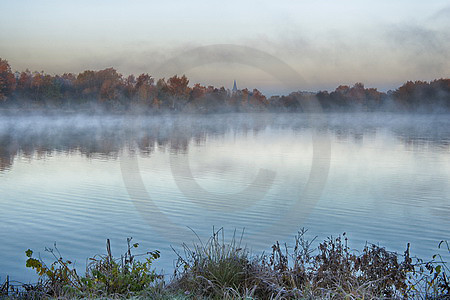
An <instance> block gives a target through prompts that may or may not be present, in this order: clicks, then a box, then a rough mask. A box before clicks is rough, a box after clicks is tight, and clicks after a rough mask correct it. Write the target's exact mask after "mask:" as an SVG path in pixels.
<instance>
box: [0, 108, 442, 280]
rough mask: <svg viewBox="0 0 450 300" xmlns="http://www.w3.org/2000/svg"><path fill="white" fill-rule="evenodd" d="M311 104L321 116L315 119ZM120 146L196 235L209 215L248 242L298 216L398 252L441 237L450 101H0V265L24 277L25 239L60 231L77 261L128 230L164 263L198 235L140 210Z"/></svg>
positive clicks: (285, 233)
mask: <svg viewBox="0 0 450 300" xmlns="http://www.w3.org/2000/svg"><path fill="white" fill-rule="evenodd" d="M317 118H320V119H325V120H326V122H325V123H324V122H321V123H319V127H320V128H315V127H314V126H315V124H317V123H315V122H314V119H317ZM315 134H317V135H319V136H320V135H323V136H325V135H326V136H327V137H329V139H330V141H331V157H330V169H329V174H328V177H327V181H326V185H325V187H324V189H323V191H321V195H322V196H321V198H320V200H319V201H318V203H317V204H316V205H315V207H313V208H312V209H311V211H310V212H308V214H306V215H304V216H302V217H301V218H300V217H299V220H298V223H295V224H294V223H293V224H287V225H288V226H284V225H286V224H283V226H278V225H279V224H282V223H283V221H286V218H285V216H286V215H287V214H288V213H289V210H290V209H291V208H292V207H293V206H294V205H295V203H296V201H298V199H299V197H300V196H301V191H302V190H303V189H304V188H305V185H306V183H307V181H308V178H309V176H310V169H311V166H312V159H313V150H314V149H313V148H314V146H313V142H312V138H313V137H314V135H315ZM128 158H133V159H135V160H136V161H137V162H138V165H139V176H140V178H142V182H143V183H144V185H145V188H146V191H147V193H148V195H149V196H150V197H151V199H152V201H153V203H154V205H155V206H156V207H157V208H158V209H159V212H160V213H161V214H162V215H164V217H165V218H167V219H168V220H169V221H170V222H171V223H172V224H173V225H174V226H177V227H179V228H187V226H189V227H190V228H192V229H193V230H195V232H196V233H197V234H198V235H199V236H201V237H206V236H208V234H209V233H210V232H211V230H212V227H213V226H216V227H222V226H223V227H225V229H226V232H228V233H229V234H230V235H231V234H232V231H233V230H234V229H237V230H241V229H242V228H245V230H246V233H245V236H244V240H245V241H246V243H247V244H248V246H249V247H250V248H252V249H254V250H255V251H262V250H269V249H270V246H271V243H273V242H275V241H276V240H282V241H288V242H290V241H291V239H290V238H291V237H292V236H293V235H294V234H295V233H296V230H297V229H300V228H301V227H306V228H308V229H309V234H310V236H311V237H313V236H315V235H318V236H319V238H324V237H326V236H329V235H332V234H333V235H337V234H340V233H343V232H347V234H348V235H349V237H350V242H351V243H352V244H351V246H353V247H355V248H361V246H362V245H363V244H364V243H365V242H366V241H369V242H373V243H379V244H380V245H381V246H385V247H387V248H388V249H389V250H395V251H399V252H400V251H403V250H404V249H405V246H406V243H408V242H411V244H412V246H411V250H412V253H413V254H414V255H418V256H420V257H423V258H430V257H431V255H433V254H434V253H436V252H437V244H438V243H439V241H440V240H442V239H450V235H449V232H448V228H450V219H449V218H448V216H449V215H450V185H449V182H450V115H448V114H400V113H399V114H396V113H392V114H390V113H370V114H368V113H330V114H325V115H307V114H288V113H286V114H274V113H257V114H246V113H236V114H215V115H196V114H193V115H158V116H140V115H108V114H101V115H99V114H54V115H40V114H32V115H20V114H19V115H10V116H7V115H0V211H1V212H2V217H1V219H0V226H1V228H2V229H3V230H2V231H1V232H0V254H1V255H2V256H3V257H4V259H3V260H2V261H1V262H0V276H1V278H4V277H5V276H6V275H7V274H9V275H10V276H11V277H12V278H15V279H16V280H21V281H29V280H33V278H34V277H33V274H32V273H33V272H32V271H30V270H25V267H24V264H25V255H24V251H25V250H26V249H28V248H31V249H33V250H35V251H36V252H39V251H40V252H41V254H42V256H43V257H44V258H45V257H48V256H47V254H46V253H45V252H44V251H43V250H44V247H46V246H47V247H51V246H53V243H54V242H55V241H56V242H57V245H58V248H59V250H60V251H61V252H62V254H63V256H64V257H65V258H68V259H71V260H74V261H75V262H76V264H77V265H78V266H79V267H82V266H83V265H84V263H85V259H86V258H87V257H91V256H92V255H94V254H98V253H103V252H104V243H105V239H106V238H110V239H111V241H112V246H113V252H114V253H116V254H120V253H121V252H123V251H124V250H125V241H126V237H129V236H132V237H133V238H134V240H135V241H136V242H139V243H140V244H141V249H149V250H150V249H158V250H160V251H161V252H162V258H161V261H160V262H159V265H158V267H160V268H164V270H165V271H166V273H170V272H171V271H172V260H173V259H174V254H173V253H172V250H171V249H170V245H173V246H174V247H175V248H176V247H178V246H179V245H180V244H181V243H182V242H190V241H191V240H194V239H195V238H196V237H195V235H194V234H192V235H191V236H186V237H185V239H184V240H175V239H172V238H170V236H169V235H166V234H165V233H167V232H168V231H170V230H171V229H168V227H167V224H165V223H160V224H158V225H155V224H151V223H149V222H148V220H147V219H146V212H145V211H142V210H140V209H139V206H137V205H136V203H135V202H134V201H133V199H132V198H131V197H130V194H129V188H130V187H129V186H128V187H127V186H126V184H125V182H126V181H124V173H123V163H124V161H126V159H128ZM183 158H184V159H186V160H185V161H188V163H189V168H190V171H191V174H192V176H193V179H194V180H195V182H197V183H198V185H199V186H200V187H201V188H202V189H203V190H204V191H207V192H209V194H208V193H204V194H199V198H198V199H191V198H190V197H189V196H188V195H186V193H184V192H182V191H180V189H179V182H177V178H179V177H182V176H181V175H182V174H181V175H180V174H174V169H173V166H172V167H171V162H172V163H173V162H174V161H175V162H180V161H181V162H182V161H183V160H180V159H183ZM174 159H175V160H174ZM177 159H178V160H177ZM260 169H263V170H269V171H270V172H272V173H271V174H274V178H273V180H272V181H270V180H268V181H266V183H267V184H266V185H267V186H263V188H265V189H266V191H267V192H266V193H264V194H263V196H262V197H261V199H257V201H256V200H255V201H254V202H250V201H249V200H248V199H240V198H237V199H232V195H236V193H239V191H242V190H244V189H245V188H246V187H248V186H249V184H251V182H252V181H253V180H254V179H255V178H256V177H257V176H258V172H259V171H260ZM177 176H178V177H177ZM181 179H185V178H181ZM263 183H264V181H263ZM262 185H263V184H262ZM127 188H128V189H127ZM299 191H300V192H299ZM205 195H210V196H211V197H206V196H205ZM227 195H230V202H227V203H224V202H223V201H222V200H221V199H224V197H225V198H226V197H227ZM194 200H195V201H194ZM236 203H237V204H238V205H236ZM289 222H291V221H289ZM280 228H281V229H280Z"/></svg>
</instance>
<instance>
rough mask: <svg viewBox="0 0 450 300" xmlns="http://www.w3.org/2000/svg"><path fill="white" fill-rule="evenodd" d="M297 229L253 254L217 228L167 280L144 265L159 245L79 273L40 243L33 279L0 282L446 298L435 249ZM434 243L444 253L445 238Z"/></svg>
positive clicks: (76, 291)
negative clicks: (46, 257) (355, 243)
mask: <svg viewBox="0 0 450 300" xmlns="http://www.w3.org/2000/svg"><path fill="white" fill-rule="evenodd" d="M304 236H305V230H302V231H300V232H299V233H298V235H297V236H296V237H295V242H294V246H293V247H288V246H287V245H286V244H280V243H279V242H276V243H275V244H274V245H273V246H272V251H271V253H267V254H260V255H256V254H253V253H250V252H249V251H248V250H247V249H246V248H245V246H243V242H242V235H241V236H236V235H233V237H232V238H231V241H230V242H225V237H224V232H223V230H219V231H215V232H214V233H213V235H212V236H211V237H210V238H209V240H207V241H201V240H199V241H198V243H197V244H194V245H193V246H188V245H186V244H184V245H183V251H182V252H181V253H179V252H177V256H178V260H177V263H176V268H175V271H174V274H173V276H172V277H171V278H164V277H163V276H162V275H160V274H158V273H157V272H156V271H155V270H154V268H153V266H152V264H153V262H154V261H155V260H157V259H158V258H159V257H160V253H159V251H149V252H144V253H141V254H133V252H134V251H136V250H138V246H139V245H138V244H137V243H132V240H131V239H127V243H128V250H127V251H126V253H124V254H123V255H122V256H121V257H119V258H114V257H113V256H112V254H111V249H110V244H109V241H108V242H107V247H106V254H104V255H97V256H94V257H92V258H90V259H89V264H88V266H87V268H86V271H85V273H84V274H80V273H79V272H78V271H77V270H76V269H75V268H74V267H73V266H72V262H71V261H69V260H64V259H63V258H62V257H61V254H60V253H59V251H58V249H57V248H56V247H54V248H52V249H46V250H47V251H49V252H50V253H52V254H53V256H54V261H53V262H51V263H49V262H44V261H42V260H41V259H39V258H35V256H34V254H33V251H32V250H27V251H26V253H25V254H26V256H27V263H26V266H27V267H28V268H32V269H34V270H35V271H36V272H37V274H38V275H39V280H38V282H37V283H35V284H32V285H31V284H17V283H15V284H14V283H13V282H11V281H9V280H7V281H5V282H4V283H3V284H2V286H1V288H0V295H1V297H2V298H6V299H41V298H62V299H69V298H147V299H450V282H449V278H448V276H449V274H450V270H449V268H448V266H447V265H446V264H445V262H443V261H442V258H441V257H440V256H439V255H435V256H433V258H432V260H430V261H423V260H421V259H418V258H413V257H411V254H410V251H409V244H408V246H407V248H406V250H405V252H404V253H402V254H397V253H393V252H389V251H387V250H386V249H385V248H383V247H379V246H376V245H369V244H367V245H365V246H364V248H363V249H362V250H361V251H356V250H351V249H350V248H349V247H348V239H347V237H346V235H345V233H344V234H343V235H342V236H338V237H330V238H328V239H326V240H324V241H322V242H316V241H315V240H312V241H308V240H306V239H305V238H304ZM438 246H439V248H443V249H444V250H445V251H449V253H450V248H449V244H448V243H447V242H446V241H441V242H440V243H439V245H438Z"/></svg>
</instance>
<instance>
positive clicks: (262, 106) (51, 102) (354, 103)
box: [0, 58, 450, 113]
mask: <svg viewBox="0 0 450 300" xmlns="http://www.w3.org/2000/svg"><path fill="white" fill-rule="evenodd" d="M299 88H301V87H299ZM311 97H315V98H316V99H318V101H319V103H320V104H321V106H322V108H323V109H324V110H326V111H343V110H344V111H348V110H358V111H377V110H382V111H386V110H388V111H427V112H429V111H433V112H435V111H448V110H450V79H448V78H447V79H437V80H434V81H430V82H425V81H415V82H412V81H408V82H406V83H405V84H403V85H402V86H401V87H399V88H397V89H396V90H394V91H388V92H387V93H384V92H380V91H378V90H377V89H376V88H365V87H364V85H363V84H362V83H356V84H354V85H353V86H348V85H340V86H339V87H337V88H336V90H335V91H332V92H327V91H319V92H313V93H311V92H300V91H294V92H292V93H290V94H289V95H285V96H272V97H266V96H265V95H263V94H262V93H261V92H260V91H259V90H257V89H253V90H248V89H247V88H244V89H240V90H234V91H230V90H228V89H225V88H224V87H220V88H216V87H214V86H202V85H200V84H198V83H197V84H195V85H193V86H189V80H188V78H187V77H186V76H184V75H183V76H177V75H175V76H173V77H171V78H168V79H165V78H161V79H158V80H156V79H155V78H153V77H152V76H150V75H149V74H147V73H143V74H140V75H139V76H137V77H135V76H134V75H130V76H128V77H124V76H123V75H122V74H120V73H118V72H117V71H116V70H115V69H113V68H107V69H104V70H98V71H93V70H86V71H84V72H81V73H79V74H73V73H65V74H62V75H50V74H46V73H44V72H43V71H42V72H30V71H29V70H26V71H22V72H18V71H16V72H14V73H13V72H12V70H11V67H10V65H9V63H8V62H7V61H6V60H3V59H1V58H0V109H7V108H16V109H54V108H58V109H70V110H74V109H76V110H80V109H82V110H86V109H88V110H93V109H95V110H97V109H102V110H109V111H111V110H114V111H124V110H126V111H138V112H144V113H149V112H151V113H155V112H164V111H167V112H168V111H170V112H196V113H197V112H200V113H209V112H250V111H289V112H301V111H303V109H304V107H305V106H307V104H308V101H309V100H310V99H311Z"/></svg>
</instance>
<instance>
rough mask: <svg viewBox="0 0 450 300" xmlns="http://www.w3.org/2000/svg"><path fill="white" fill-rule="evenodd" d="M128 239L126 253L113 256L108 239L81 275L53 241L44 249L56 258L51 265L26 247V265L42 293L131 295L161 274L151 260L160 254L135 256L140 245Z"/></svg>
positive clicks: (152, 253) (54, 294)
mask: <svg viewBox="0 0 450 300" xmlns="http://www.w3.org/2000/svg"><path fill="white" fill-rule="evenodd" d="M131 241H132V238H128V239H127V245H128V249H127V251H126V253H125V254H124V255H122V256H121V257H120V258H118V259H115V258H114V257H113V256H112V254H111V244H110V241H109V239H108V240H107V242H106V245H107V246H106V249H107V254H106V255H97V256H95V257H93V258H90V263H89V264H88V266H87V267H86V273H85V275H84V276H79V275H78V274H77V271H76V269H75V268H74V267H73V264H72V262H71V261H69V260H64V259H63V258H62V256H61V254H60V252H59V251H58V248H57V247H56V244H55V247H54V249H49V248H46V251H48V252H50V253H52V254H53V256H54V258H55V261H54V262H53V263H52V264H50V265H47V264H46V263H45V262H44V261H43V260H42V259H41V258H35V257H33V251H32V250H30V249H28V250H27V251H25V254H26V256H27V258H28V259H27V262H26V266H27V267H28V268H32V269H34V270H35V271H36V273H37V274H38V275H39V282H40V284H41V285H42V286H43V289H42V290H43V291H44V294H46V295H49V296H56V297H59V296H61V295H71V296H74V295H76V296H100V295H113V294H120V295H126V294H133V293H136V292H141V291H143V290H145V289H147V288H149V287H150V285H151V284H152V283H154V282H155V281H156V280H157V279H160V278H162V276H161V275H158V274H156V272H155V271H154V270H153V269H152V267H153V262H154V260H156V259H158V258H159V257H160V253H159V251H157V250H156V251H149V252H146V253H143V254H137V255H134V254H132V249H135V248H138V246H139V244H138V243H134V244H131ZM137 257H141V258H142V259H140V260H139V259H137ZM25 288H26V287H25Z"/></svg>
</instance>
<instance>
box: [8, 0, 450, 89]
mask: <svg viewBox="0 0 450 300" xmlns="http://www.w3.org/2000/svg"><path fill="white" fill-rule="evenodd" d="M242 2H244V1H234V0H231V1H212V0H209V1H207V0H197V1H181V0H180V1H179V0H172V1H140V0H133V1H116V0H109V1H106V0H102V1H100V0H98V1H96V0H90V1H84V0H82V1H36V0H28V1H26V0H24V1H13V0H2V1H1V2H0V11H2V18H0V57H1V58H4V59H7V60H8V61H9V62H10V64H11V66H12V68H13V70H19V71H21V70H24V69H26V68H29V69H30V70H38V71H41V70H44V71H45V72H48V73H51V74H55V73H64V72H80V71H82V70H85V69H102V68H107V67H114V68H116V69H118V70H119V72H121V73H123V74H126V75H127V74H131V73H134V74H137V73H143V72H145V73H149V74H151V75H154V76H156V77H160V76H166V75H167V74H163V72H162V71H159V70H160V69H159V66H160V65H161V64H163V63H164V62H165V61H167V60H168V59H171V58H172V57H174V56H175V57H183V53H184V52H185V51H189V50H192V49H196V48H198V47H204V46H210V45H215V44H233V45H241V46H245V47H250V48H246V49H252V48H254V49H256V50H257V51H264V52H265V53H267V55H268V56H271V57H275V58H276V59H279V60H281V61H283V62H284V63H286V64H287V65H288V66H290V67H291V68H293V69H294V70H295V71H296V72H297V73H298V74H300V76H301V77H302V78H303V79H304V80H302V81H301V82H299V83H298V85H297V86H295V87H294V88H295V89H300V90H310V91H315V90H320V89H327V90H330V89H334V88H335V87H336V86H337V85H339V84H353V83H355V82H364V83H365V85H366V86H371V87H377V88H379V89H380V90H388V89H391V88H395V87H397V86H398V85H400V84H401V83H402V82H404V81H406V80H431V79H435V78H441V77H449V75H450V71H449V70H450V3H449V1H448V0H430V1H419V0H398V1H393V0H389V1H387V0H378V1H362V0H358V1H357V0H342V1H332V0H328V1H323V0H316V1H301V0H297V1H295V0H278V1H245V2H244V3H242ZM215 49H216V48H215ZM233 55H240V54H239V53H230V56H231V57H232V56H233ZM183 72H184V73H186V74H187V75H188V76H189V78H190V79H191V83H195V82H200V83H202V84H205V85H206V84H214V85H225V86H226V87H231V85H232V81H233V79H236V80H237V81H238V85H239V87H249V88H253V87H257V88H259V89H261V90H262V91H264V92H266V93H269V94H272V93H283V92H285V91H287V90H288V89H292V88H293V87H292V86H289V87H287V84H286V83H285V82H280V80H279V78H276V76H274V74H270V72H269V73H268V72H267V70H264V68H260V67H258V66H255V65H254V64H253V65H252V64H251V63H250V64H247V63H245V62H243V61H242V60H239V59H237V60H234V59H233V58H230V59H229V60H227V61H221V60H220V59H218V61H217V62H215V63H213V64H207V65H199V66H194V68H191V69H189V70H183ZM158 73H160V74H158Z"/></svg>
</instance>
